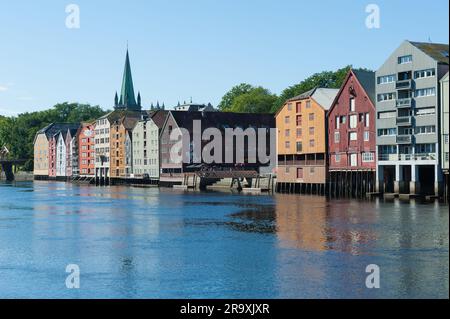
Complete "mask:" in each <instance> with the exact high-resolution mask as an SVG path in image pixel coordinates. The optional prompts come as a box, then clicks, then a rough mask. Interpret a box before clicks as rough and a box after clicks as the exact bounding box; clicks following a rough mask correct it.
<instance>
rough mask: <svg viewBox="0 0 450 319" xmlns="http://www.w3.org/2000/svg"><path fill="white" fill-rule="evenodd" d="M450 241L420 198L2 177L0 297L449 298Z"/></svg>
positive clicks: (439, 209) (440, 218)
mask: <svg viewBox="0 0 450 319" xmlns="http://www.w3.org/2000/svg"><path fill="white" fill-rule="evenodd" d="M448 245H449V239H448V207H447V206H441V205H424V204H422V203H420V202H416V203H414V204H413V205H410V204H408V203H401V202H399V201H393V202H390V203H386V202H383V201H375V202H366V201H348V200H331V201H329V200H327V199H325V198H323V197H312V196H311V197H310V196H293V195H276V196H273V197H271V196H241V195H237V194H233V195H231V194H220V193H193V192H187V193H186V192H184V191H177V190H166V189H161V190H159V189H143V188H128V187H97V188H96V187H89V186H76V185H71V184H66V183H47V182H35V183H24V184H10V185H6V184H0V297H44V298H46V297H63V298H79V297H84V298H108V297H109V298H277V297H280V298H313V297H319V298H325V297H334V298H347V297H353V298H354V297H357V298H373V297H383V298H391V297H392V298H395V297H409V298H411V297H413V298H414V297H441V298H445V297H447V296H448V282H449V280H448V268H449V263H448ZM69 263H75V264H78V265H79V266H80V269H81V272H82V274H83V277H82V287H83V289H81V290H79V291H76V292H75V291H69V290H67V289H65V286H64V280H65V275H66V274H65V266H66V265H67V264H69ZM372 263H374V264H377V265H379V266H380V268H381V270H382V287H383V289H380V290H377V291H374V290H371V291H368V290H367V289H366V288H365V285H364V282H365V276H366V273H365V267H366V266H367V265H368V264H372ZM31 287H40V288H39V289H31Z"/></svg>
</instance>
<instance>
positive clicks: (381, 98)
mask: <svg viewBox="0 0 450 319" xmlns="http://www.w3.org/2000/svg"><path fill="white" fill-rule="evenodd" d="M395 98H396V94H395V93H382V94H378V97H377V100H378V102H384V101H392V100H395Z"/></svg>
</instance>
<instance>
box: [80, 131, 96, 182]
mask: <svg viewBox="0 0 450 319" xmlns="http://www.w3.org/2000/svg"><path fill="white" fill-rule="evenodd" d="M94 147H95V122H92V123H82V124H81V127H80V129H79V130H78V152H79V154H78V163H79V164H78V165H79V174H80V176H81V177H93V176H95V149H94Z"/></svg>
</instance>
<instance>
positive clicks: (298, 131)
mask: <svg viewBox="0 0 450 319" xmlns="http://www.w3.org/2000/svg"><path fill="white" fill-rule="evenodd" d="M300 137H302V129H301V128H298V129H297V138H300Z"/></svg>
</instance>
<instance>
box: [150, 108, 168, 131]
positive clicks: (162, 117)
mask: <svg viewBox="0 0 450 319" xmlns="http://www.w3.org/2000/svg"><path fill="white" fill-rule="evenodd" d="M167 114H169V111H164V110H157V111H155V112H152V113H151V114H149V116H150V118H151V119H152V120H153V122H154V123H155V125H156V126H157V127H158V128H159V129H162V128H163V126H164V122H165V121H166V117H167Z"/></svg>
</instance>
